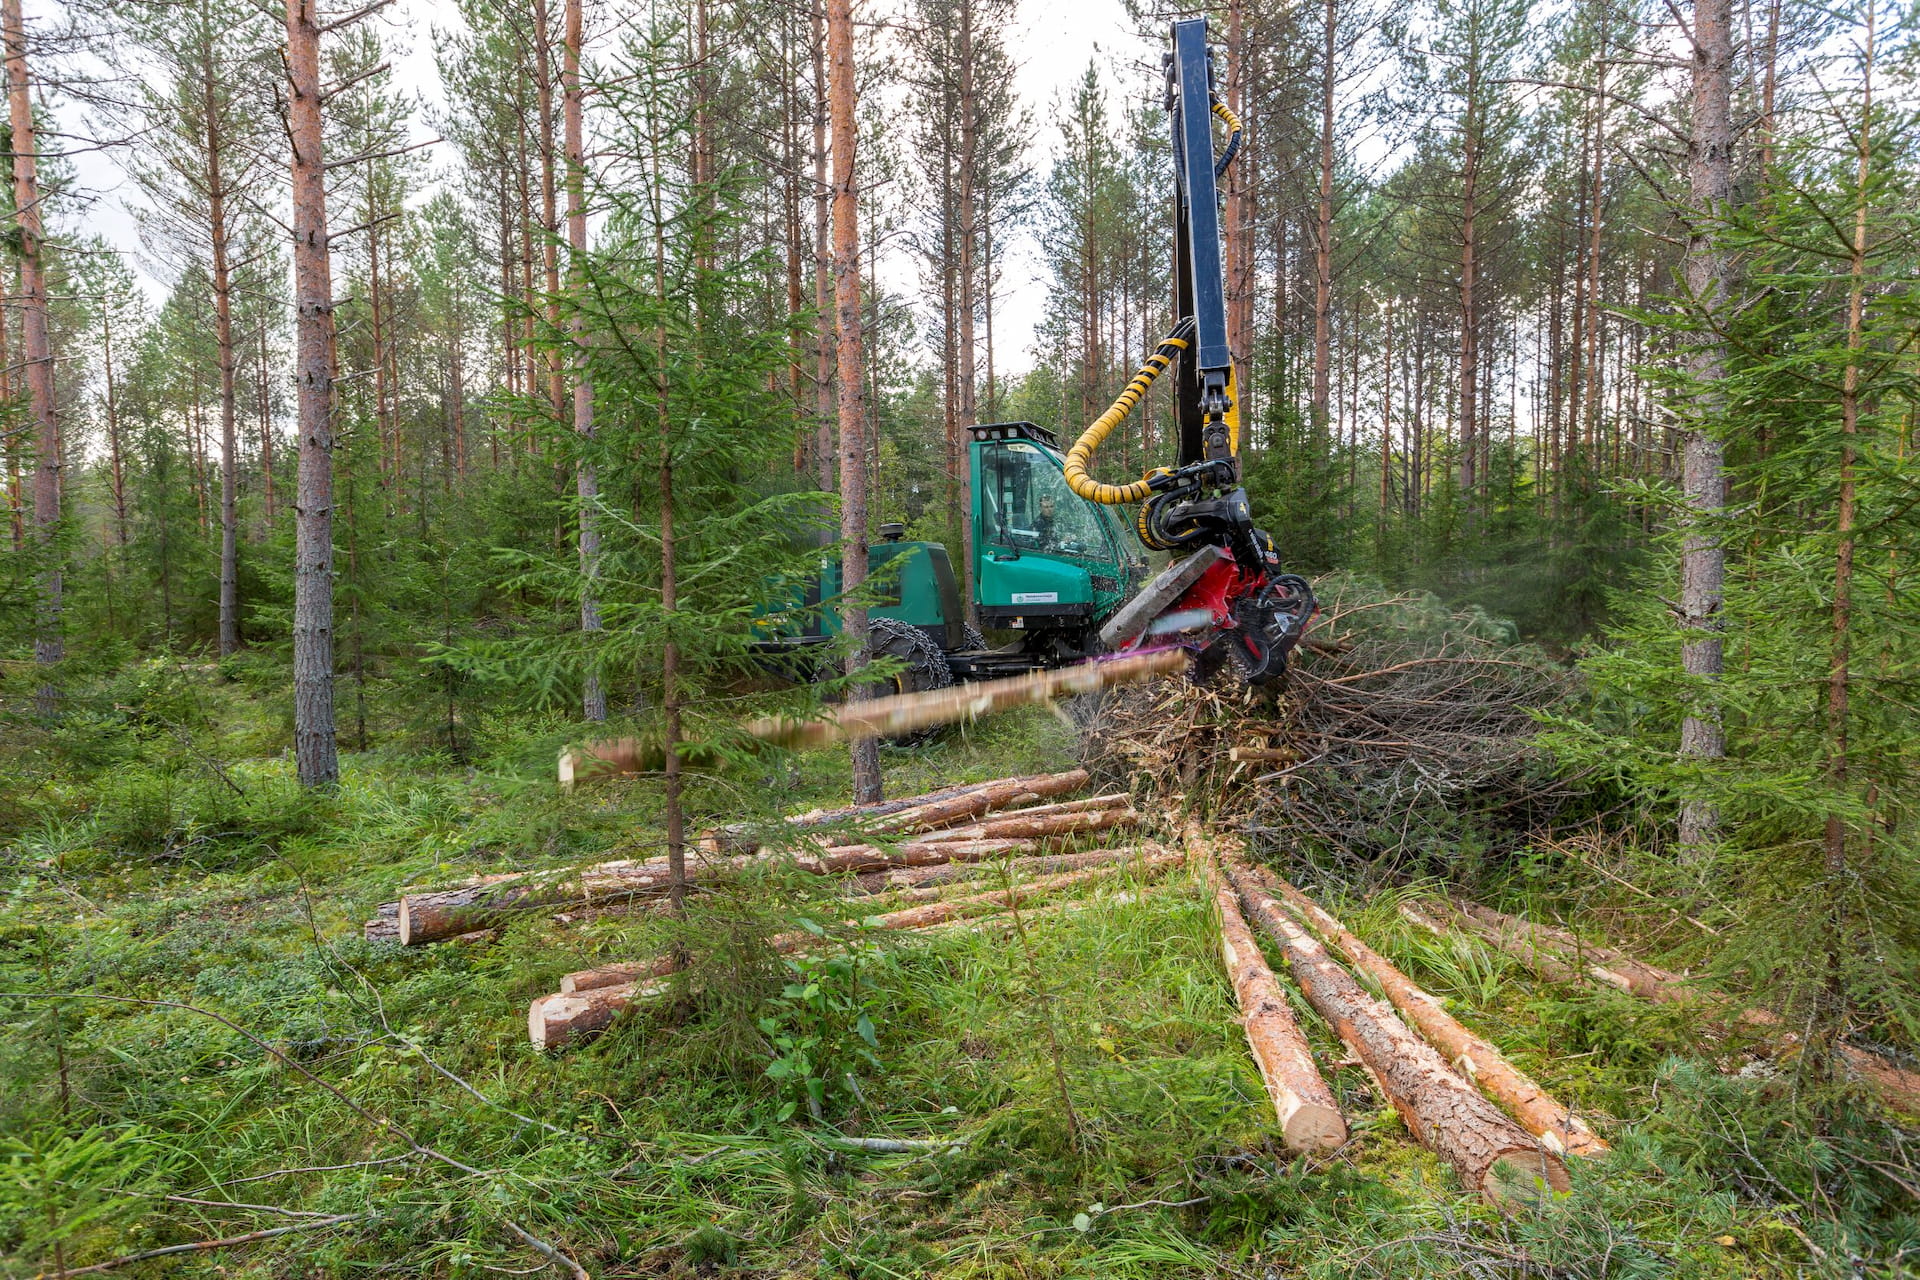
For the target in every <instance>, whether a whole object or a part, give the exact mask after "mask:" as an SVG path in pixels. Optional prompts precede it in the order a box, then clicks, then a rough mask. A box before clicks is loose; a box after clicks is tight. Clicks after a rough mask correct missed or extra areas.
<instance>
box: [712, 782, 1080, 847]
mask: <svg viewBox="0 0 1920 1280" xmlns="http://www.w3.org/2000/svg"><path fill="white" fill-rule="evenodd" d="M1086 783H1087V771H1086V770H1085V769H1070V770H1068V771H1067V772H1065V773H1042V774H1034V775H1032V776H1028V777H1017V778H995V779H993V780H992V781H990V782H975V783H970V784H968V785H967V786H964V787H949V788H947V789H946V790H944V791H932V792H928V793H927V794H926V795H920V796H910V797H908V798H907V799H904V800H892V801H884V802H882V803H880V804H874V805H854V806H851V807H849V808H844V809H814V810H810V811H809V812H807V813H802V814H795V815H793V816H791V817H789V818H787V819H786V820H785V824H784V825H785V827H786V828H788V829H790V830H802V831H810V830H813V829H815V828H818V827H824V826H831V825H833V824H836V823H852V822H863V823H866V824H867V825H866V826H865V830H866V831H868V832H871V833H872V834H874V835H892V834H901V835H911V834H914V833H916V832H920V831H931V830H934V829H936V828H939V827H944V826H948V825H950V824H952V823H955V822H964V821H966V820H967V819H969V818H977V817H979V816H981V815H982V814H987V813H992V812H993V811H995V810H997V809H1010V808H1014V807H1016V806H1020V805H1027V804H1031V803H1033V802H1034V801H1035V800H1044V799H1047V798H1048V797H1051V796H1062V795H1068V794H1070V793H1072V792H1074V791H1078V790H1079V789H1080V788H1081V787H1083V786H1085V785H1086ZM780 826H781V824H777V823H767V824H760V825H755V824H752V823H735V824H733V825H731V826H725V827H715V828H713V829H712V830H710V831H708V832H706V833H704V834H703V835H702V836H701V837H700V847H701V848H702V849H705V850H707V851H708V852H709V853H745V852H748V851H749V850H752V849H754V848H756V847H758V846H759V845H761V844H764V843H766V842H767V840H768V839H769V837H770V836H773V835H776V834H780ZM857 840H858V836H857V835H855V834H854V833H852V832H847V833H837V834H836V836H835V838H834V840H833V841H830V843H833V842H838V843H845V844H853V843H855V842H856V841H857Z"/></svg>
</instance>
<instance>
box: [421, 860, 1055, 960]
mask: <svg viewBox="0 0 1920 1280" xmlns="http://www.w3.org/2000/svg"><path fill="white" fill-rule="evenodd" d="M1038 848H1039V844H1038V842H1036V841H1033V840H950V841H943V842H941V843H939V844H917V843H907V844H902V845H897V846H895V847H894V848H893V849H890V850H889V849H881V848H876V847H874V846H872V845H848V846H846V847H844V848H839V849H827V850H822V851H820V852H818V853H815V854H811V855H807V856H800V857H791V858H789V857H787V856H785V855H780V856H758V855H747V856H745V857H738V858H720V859H713V860H709V861H705V862H700V863H696V864H695V865H692V866H689V867H688V868H687V878H688V880H689V881H690V882H704V881H711V880H714V879H719V878H724V877H725V876H728V875H731V874H736V873H738V872H741V871H745V870H749V869H753V868H758V867H767V866H772V865H784V864H790V865H793V866H796V867H799V868H800V869H802V870H805V871H811V872H814V873H816V874H820V875H831V874H836V873H840V872H849V871H851V872H860V871H879V870H884V869H887V868H891V867H921V866H929V865H932V864H935V863H941V862H977V861H979V860H981V859H983V858H991V857H997V856H1000V855H1004V854H1008V853H1030V852H1033V851H1035V850H1036V849H1038ZM669 883H670V872H669V869H668V866H667V863H666V860H665V859H651V860H648V861H646V862H632V861H620V862H603V863H599V864H597V865H595V866H591V867H588V868H586V869H585V870H580V871H570V870H562V871H550V872H540V873H535V874H530V875H524V876H516V877H514V878H513V879H511V880H496V881H493V882H491V883H488V884H479V885H462V886H460V887H459V888H456V889H443V890H436V891H434V892H431V893H410V894H407V895H406V896H404V897H402V898H401V899H400V941H401V943H402V944H404V945H406V946H419V945H420V944H421V943H425V942H437V941H439V940H441V939H443V938H451V937H453V936H454V935H455V934H460V933H466V932H468V931H470V930H473V929H476V928H482V927H484V926H487V925H491V924H493V923H495V922H497V921H498V920H499V919H500V917H501V916H502V915H504V914H506V913H509V912H512V911H515V910H526V909H529V908H534V907H557V906H566V905H569V904H573V903H581V902H593V901H604V900H618V899H625V898H637V897H650V896H654V895H659V894H664V893H665V892H666V891H667V888H668V885H669Z"/></svg>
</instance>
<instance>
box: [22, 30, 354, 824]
mask: <svg viewBox="0 0 1920 1280" xmlns="http://www.w3.org/2000/svg"><path fill="white" fill-rule="evenodd" d="M15 2H17V0H15ZM314 4H315V0H289V3H288V5H287V45H286V60H287V132H288V137H289V140H290V142H291V144H292V152H293V162H292V174H293V275H294V315H295V321H294V354H295V361H296V375H295V376H296V384H297V386H298V391H299V431H300V474H299V482H298V486H297V489H296V492H295V497H294V524H295V533H294V574H293V753H294V763H295V768H296V771H297V772H298V774H299V778H300V782H301V784H302V785H303V786H309V787H312V786H322V785H331V784H333V783H335V782H337V781H339V778H340V764H339V759H338V756H337V754H336V748H335V745H334V721H333V273H332V264H331V260H330V258H329V254H328V242H327V182H326V163H325V160H324V158H323V155H322V151H321V140H322V138H323V137H324V130H323V129H322V125H321V116H320V28H319V25H318V23H317V22H316V20H315V16H314V9H313V7H314Z"/></svg>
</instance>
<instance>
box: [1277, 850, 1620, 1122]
mask: <svg viewBox="0 0 1920 1280" xmlns="http://www.w3.org/2000/svg"><path fill="white" fill-rule="evenodd" d="M1242 869H1243V870H1244V871H1245V872H1246V874H1248V875H1250V876H1252V877H1253V878H1254V879H1255V880H1257V881H1258V882H1259V883H1260V884H1261V885H1262V887H1264V888H1266V889H1268V890H1269V891H1277V892H1278V894H1279V896H1280V898H1281V900H1282V901H1283V902H1284V903H1285V904H1286V905H1287V906H1288V907H1290V908H1292V910H1293V911H1294V913H1295V914H1296V915H1297V916H1299V917H1300V918H1301V919H1302V920H1304V921H1305V922H1306V923H1307V924H1308V925H1309V926H1310V927H1312V929H1313V930H1314V932H1316V933H1318V934H1319V935H1320V937H1321V939H1322V940H1324V941H1326V942H1329V943H1331V944H1332V945H1333V947H1334V949H1335V950H1337V951H1339V952H1340V954H1341V955H1342V956H1344V957H1346V961H1347V963H1348V964H1350V965H1352V966H1353V967H1354V968H1355V969H1358V970H1361V971H1362V972H1365V973H1368V974H1371V975H1372V976H1373V979H1374V981H1376V982H1378V983H1379V984H1380V989H1381V990H1383V991H1385V992H1386V993H1387V999H1388V1000H1390V1001H1392V1002H1393V1007H1394V1008H1396V1009H1398V1010H1399V1011H1400V1014H1401V1016H1402V1017H1404V1018H1405V1019H1406V1020H1407V1021H1408V1022H1410V1023H1412V1024H1413V1026H1414V1028H1415V1029H1416V1030H1418V1031H1419V1032H1420V1034H1421V1035H1423V1036H1425V1037H1426V1038H1427V1043H1429V1044H1431V1045H1432V1046H1433V1047H1434V1048H1436V1049H1438V1050H1439V1051H1440V1052H1441V1053H1443V1054H1445V1055H1446V1057H1447V1061H1448V1062H1450V1063H1451V1064H1452V1065H1453V1067H1454V1068H1455V1070H1457V1071H1459V1072H1460V1073H1461V1074H1463V1075H1465V1076H1466V1077H1467V1079H1469V1080H1471V1081H1473V1082H1474V1083H1475V1084H1477V1085H1479V1086H1480V1089H1481V1092H1483V1093H1485V1094H1486V1095H1487V1096H1488V1097H1490V1098H1492V1099H1493V1100H1494V1101H1495V1102H1498V1103H1499V1104H1500V1105H1501V1106H1503V1107H1505V1108H1506V1109H1507V1111H1508V1112H1509V1113H1510V1114H1511V1115H1512V1116H1513V1118H1514V1119H1516V1120H1518V1121H1519V1122H1520V1125H1521V1127H1522V1128H1524V1129H1525V1130H1526V1131H1527V1132H1528V1133H1531V1134H1532V1135H1533V1136H1534V1137H1536V1138H1539V1139H1540V1140H1541V1141H1542V1142H1544V1143H1546V1144H1547V1146H1548V1147H1549V1148H1550V1149H1551V1150H1553V1151H1556V1152H1564V1153H1568V1154H1571V1155H1576V1156H1597V1155H1604V1154H1605V1153H1606V1152H1607V1151H1608V1150H1610V1148H1609V1147H1608V1146H1607V1144H1606V1143H1605V1142H1604V1141H1602V1140H1601V1138H1600V1136H1599V1135H1598V1134H1596V1133H1594V1132H1593V1130H1591V1129H1589V1128H1588V1127H1587V1126H1586V1125H1585V1124H1584V1123H1583V1122H1582V1121H1581V1119H1580V1117H1578V1116H1576V1115H1574V1114H1573V1113H1572V1112H1571V1111H1568V1110H1567V1109H1566V1108H1565V1107H1563V1106H1561V1105H1560V1104H1559V1103H1558V1102H1557V1101H1555V1100H1554V1098H1553V1095H1551V1094H1549V1093H1548V1092H1547V1091H1546V1090H1545V1089H1543V1088H1541V1087H1540V1085H1539V1084H1538V1083H1536V1082H1535V1081H1534V1079H1533V1078H1532V1077H1531V1076H1529V1075H1527V1073H1526V1072H1524V1071H1522V1070H1520V1069H1519V1068H1518V1067H1516V1066H1514V1065H1513V1064H1512V1063H1510V1062H1508V1061H1507V1059H1506V1057H1505V1056H1504V1055H1502V1054H1501V1052H1500V1050H1498V1049H1497V1048H1495V1047H1494V1046H1493V1045H1492V1044H1490V1043H1488V1042H1487V1041H1486V1040H1483V1039H1482V1038H1481V1037H1479V1036H1477V1035H1475V1034H1474V1033H1473V1032H1471V1031H1469V1030H1467V1028H1466V1027H1464V1026H1462V1025H1461V1024H1460V1023H1459V1022H1458V1021H1457V1020H1456V1019H1455V1018H1454V1017H1453V1015H1451V1014H1449V1013H1448V1012H1447V1011H1446V1010H1445V1009H1444V1008H1442V1007H1441V1004H1440V1000H1439V998H1438V997H1436V996H1434V995H1432V994H1430V993H1429V992H1426V991H1424V990H1422V989H1421V988H1420V987H1419V986H1418V985H1417V984H1415V983H1414V981H1413V980H1412V979H1411V978H1409V977H1407V975H1406V974H1404V973H1402V972H1401V971H1400V970H1399V969H1398V968H1396V967H1395V966H1394V964H1393V962H1392V961H1390V960H1388V959H1387V958H1386V957H1385V956H1383V955H1381V954H1380V953H1379V952H1377V951H1375V950H1374V949H1373V948H1372V947H1370V946H1368V945H1367V944H1366V943H1364V942H1362V941H1361V940H1360V939H1359V938H1357V937H1355V936H1354V935H1353V934H1352V933H1351V932H1349V931H1348V929H1347V928H1346V926H1344V925H1342V924H1341V923H1340V921H1339V920H1337V919H1335V918H1334V916H1333V915H1332V913H1330V912H1328V911H1326V910H1324V909H1323V908H1322V907H1321V906H1320V905H1319V904H1318V903H1316V902H1315V901H1314V900H1313V899H1312V898H1309V897H1308V896H1307V895H1306V894H1304V893H1302V892H1300V890H1298V889H1296V888H1295V887H1294V886H1292V885H1290V884H1288V883H1287V882H1286V881H1285V880H1282V879H1281V878H1280V877H1278V876H1276V875H1274V874H1273V873H1272V872H1271V871H1268V870H1267V869H1266V868H1264V867H1259V868H1253V867H1247V868H1242Z"/></svg>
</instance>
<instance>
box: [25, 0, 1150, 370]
mask: <svg viewBox="0 0 1920 1280" xmlns="http://www.w3.org/2000/svg"><path fill="white" fill-rule="evenodd" d="M876 2H877V3H888V2H889V0H866V10H867V11H872V9H873V6H874V4H875V3H876ZM53 7H54V6H53V5H52V3H50V0H37V2H30V3H29V5H28V12H29V15H30V16H31V15H32V13H33V12H34V11H35V10H38V11H39V12H41V13H47V12H50V11H51V10H52V8H53ZM342 7H347V6H345V5H344V4H343V5H342ZM388 14H390V15H391V16H392V17H391V22H390V24H389V26H388V32H387V35H388V37H389V39H390V41H391V42H392V43H394V44H395V45H396V46H397V47H403V48H404V53H402V54H401V55H400V56H398V57H396V58H395V60H394V79H393V83H394V84H395V86H396V87H397V88H401V89H405V90H410V91H413V92H415V93H418V94H420V95H422V96H424V97H426V98H428V99H429V100H437V99H438V97H439V85H438V78H437V73H436V70H435V67H434V63H433V41H432V35H431V26H432V24H433V23H434V22H436V21H439V22H445V21H447V20H448V14H447V10H446V7H445V6H443V5H440V4H436V3H434V0H399V3H397V4H395V5H394V6H393V7H392V8H391V9H389V10H388ZM1011 52H1012V54H1013V58H1014V61H1015V62H1016V63H1017V64H1018V66H1019V72H1018V87H1019V91H1020V96H1021V98H1022V100H1023V101H1024V102H1025V103H1026V104H1027V105H1028V106H1030V107H1031V108H1032V109H1033V113H1034V118H1035V121H1036V124H1037V143H1038V147H1037V154H1036V155H1035V162H1036V168H1037V170H1038V171H1039V172H1042V173H1044V171H1045V167H1046V163H1047V160H1048V158H1049V157H1050V156H1051V155H1052V152H1053V149H1054V146H1055V144H1056V142H1057V140H1058V137H1059V130H1058V129H1057V128H1055V127H1054V126H1053V125H1052V123H1051V122H1050V121H1049V120H1048V118H1047V116H1048V112H1049V110H1050V108H1051V107H1052V105H1053V104H1054V102H1055V101H1056V99H1057V98H1059V97H1060V96H1061V95H1062V94H1063V93H1064V92H1066V91H1068V90H1070V88H1071V86H1072V84H1073V82H1075V81H1077V80H1078V79H1079V77H1080V75H1081V73H1082V72H1083V71H1084V70H1085V69H1086V66H1087V63H1088V61H1089V60H1090V59H1096V60H1098V61H1099V62H1100V64H1101V66H1102V67H1103V68H1104V69H1106V79H1107V82H1108V84H1109V85H1110V86H1112V87H1113V88H1114V89H1116V90H1117V89H1118V88H1119V87H1120V86H1121V85H1123V84H1126V85H1130V84H1136V83H1138V79H1137V77H1138V74H1139V69H1140V68H1141V67H1142V66H1144V65H1146V62H1147V60H1148V59H1149V58H1150V56H1151V50H1148V49H1146V48H1145V47H1144V46H1143V45H1141V44H1140V43H1139V42H1138V41H1136V40H1134V39H1133V37H1132V35H1131V34H1130V32H1129V30H1128V28H1127V25H1126V15H1125V12H1124V10H1123V9H1122V8H1121V4H1120V0H1020V8H1019V15H1018V27H1017V30H1016V33H1015V35H1014V37H1013V39H1012V40H1011ZM1115 105H1116V107H1117V106H1118V103H1117V102H1116V104H1115ZM68 127H69V128H70V129H71V130H73V131H75V132H79V131H81V130H80V127H79V121H78V119H77V117H70V118H69V121H68ZM416 133H417V135H418V136H419V137H420V138H421V139H423V140H424V139H425V138H427V137H429V136H431V134H430V132H429V131H428V130H427V128H426V123H425V121H424V120H422V121H418V122H417V123H416ZM436 150H437V148H436ZM75 164H76V166H77V168H78V171H79V180H80V185H81V187H82V193H81V194H82V195H83V197H84V198H86V199H87V201H88V204H87V206H86V209H85V212H84V215H83V221H84V224H85V226H86V228H87V229H88V230H91V231H97V232H98V233H100V234H101V235H103V236H105V237H106V238H107V239H108V241H109V242H110V243H111V244H112V245H114V247H116V248H118V249H120V250H121V251H122V252H124V253H126V254H127V255H128V256H129V258H130V260H131V261H132V262H133V263H134V264H135V265H136V266H137V267H139V268H140V270H141V272H142V276H143V279H144V281H145V282H146V284H147V285H148V288H149V292H150V293H151V294H152V296H153V298H154V300H155V302H156V303H157V302H158V301H159V300H160V299H161V298H162V297H164V295H165V292H166V287H167V282H166V281H165V280H164V278H162V277H163V274H164V273H163V272H161V271H160V269H159V268H158V267H157V266H156V265H155V264H153V263H151V262H150V261H148V260H147V255H146V254H145V253H144V251H143V250H142V249H141V247H140V242H139V235H138V231H137V228H136V224H135V220H134V212H133V206H134V205H135V204H136V203H137V201H138V199H139V197H138V195H137V193H136V192H134V191H133V189H132V188H131V185H130V184H128V183H127V182H126V181H125V180H124V179H123V178H122V176H121V173H120V170H119V167H118V158H117V157H115V156H113V155H111V154H102V153H92V154H85V155H81V156H78V157H76V160H75ZM451 167H452V162H451V157H447V158H445V159H442V160H440V161H439V162H438V163H437V164H436V166H435V168H436V169H437V170H438V171H440V172H441V173H445V172H447V171H448V170H450V169H451ZM425 194H426V193H424V192H423V193H422V195H423V197H424V195H425ZM882 270H883V274H884V278H885V280H886V282H887V283H888V285H889V286H890V287H892V288H893V289H896V290H899V291H902V292H908V293H911V292H913V291H914V288H915V273H914V269H913V266H912V264H911V263H910V262H907V261H905V260H904V255H902V254H900V253H898V252H895V253H893V254H891V255H890V256H889V258H887V259H883V260H882ZM1040 275H1041V271H1040V268H1039V266H1038V264H1037V255H1036V254H1035V252H1034V247H1033V245H1032V244H1031V243H1030V242H1027V241H1024V240H1022V241H1019V242H1016V243H1014V244H1013V245H1011V246H1010V260H1009V262H1008V264H1007V267H1006V278H1005V284H1004V285H1003V288H1002V293H1001V294H1000V295H999V296H998V297H996V299H995V313H994V326H995V329H996V342H995V346H996V347H997V348H998V350H999V352H1000V353H1002V354H1000V356H999V359H1000V361H1001V363H1002V364H1003V366H1005V367H1008V368H1009V369H1012V368H1024V367H1026V366H1027V365H1028V364H1030V363H1031V350H1032V339H1033V330H1034V326H1035V325H1036V324H1037V323H1038V322H1039V320H1040V318H1041V313H1042V309H1043V307H1044V302H1045V290H1044V286H1043V284H1042V282H1041V280H1040Z"/></svg>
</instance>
